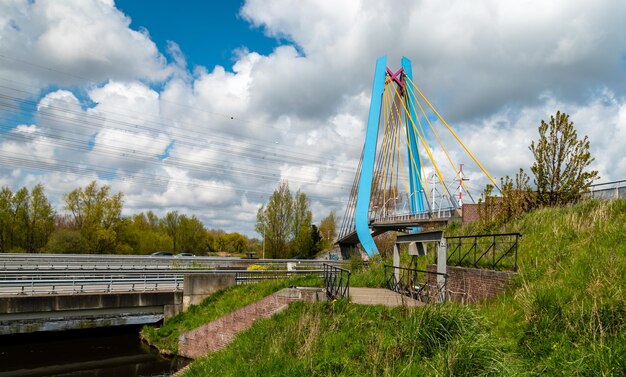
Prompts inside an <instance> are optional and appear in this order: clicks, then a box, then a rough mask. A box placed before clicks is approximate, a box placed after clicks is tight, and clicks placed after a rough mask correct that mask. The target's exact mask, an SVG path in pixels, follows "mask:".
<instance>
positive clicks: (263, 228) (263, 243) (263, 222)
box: [263, 222, 265, 259]
mask: <svg viewBox="0 0 626 377" xmlns="http://www.w3.org/2000/svg"><path fill="white" fill-rule="evenodd" d="M263 259H265V222H263Z"/></svg>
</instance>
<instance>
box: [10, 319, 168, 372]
mask: <svg viewBox="0 0 626 377" xmlns="http://www.w3.org/2000/svg"><path fill="white" fill-rule="evenodd" d="M140 329H141V327H140V326H119V327H110V328H100V329H88V330H72V331H61V332H48V333H41V334H23V335H5V336H0V377H8V376H12V377H18V376H71V377H83V376H84V377H87V376H98V377H122V376H123V377H126V376H146V377H147V376H169V375H170V374H171V373H173V372H175V371H176V370H177V365H176V364H177V361H176V360H172V359H165V358H163V357H161V356H160V355H159V354H158V352H156V351H155V350H154V349H151V348H150V347H148V346H147V345H145V344H143V343H142V342H141V340H140V339H139V330H140Z"/></svg>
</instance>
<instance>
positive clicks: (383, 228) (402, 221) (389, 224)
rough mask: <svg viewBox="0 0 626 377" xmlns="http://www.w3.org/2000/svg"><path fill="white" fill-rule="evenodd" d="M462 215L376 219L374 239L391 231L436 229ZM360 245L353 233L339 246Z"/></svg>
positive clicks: (448, 213)
mask: <svg viewBox="0 0 626 377" xmlns="http://www.w3.org/2000/svg"><path fill="white" fill-rule="evenodd" d="M460 219H461V213H460V211H458V210H446V211H442V212H441V213H438V212H436V213H418V214H409V215H399V216H392V217H386V218H381V219H374V220H372V221H371V222H370V229H371V232H372V237H376V236H378V235H380V234H383V233H385V232H389V231H398V232H402V231H408V230H409V229H411V228H416V227H422V228H435V227H440V226H444V225H446V224H448V223H449V222H450V221H459V220H460ZM358 243H360V242H359V238H358V236H357V234H356V231H354V230H353V231H352V232H350V233H348V234H347V235H345V236H344V237H342V238H340V239H339V240H338V241H337V244H339V245H342V246H350V245H356V244H358Z"/></svg>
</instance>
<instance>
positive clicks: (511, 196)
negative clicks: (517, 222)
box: [497, 169, 536, 223]
mask: <svg viewBox="0 0 626 377" xmlns="http://www.w3.org/2000/svg"><path fill="white" fill-rule="evenodd" d="M529 181H530V177H529V176H528V174H526V172H524V169H520V170H519V172H518V173H517V174H515V179H511V178H509V176H508V175H507V176H506V177H504V178H500V190H501V191H502V200H501V203H500V206H499V208H498V215H497V217H498V219H499V222H500V223H506V222H508V221H509V220H512V219H515V218H518V217H520V216H521V215H523V214H524V213H526V212H528V211H530V210H531V209H532V208H533V207H534V206H535V201H536V195H535V192H534V191H533V189H532V188H531V187H530V184H529V183H528V182H529Z"/></svg>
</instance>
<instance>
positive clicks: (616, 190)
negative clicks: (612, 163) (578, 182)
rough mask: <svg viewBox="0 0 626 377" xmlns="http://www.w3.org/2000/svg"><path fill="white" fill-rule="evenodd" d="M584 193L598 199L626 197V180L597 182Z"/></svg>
mask: <svg viewBox="0 0 626 377" xmlns="http://www.w3.org/2000/svg"><path fill="white" fill-rule="evenodd" d="M584 195H585V196H590V197H592V198H596V199H619V198H623V197H626V180H621V181H613V182H605V183H596V184H595V185H591V186H589V191H588V192H587V193H585V194H584Z"/></svg>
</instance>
